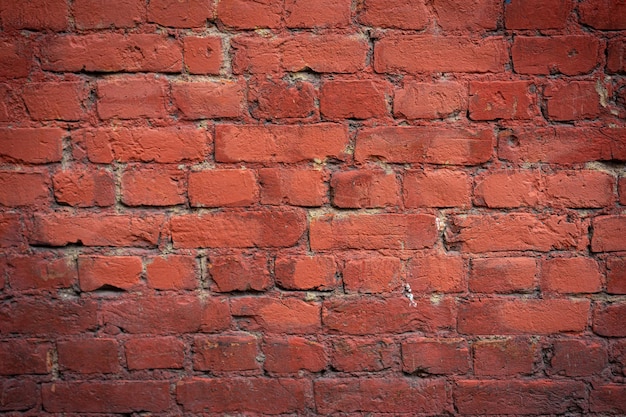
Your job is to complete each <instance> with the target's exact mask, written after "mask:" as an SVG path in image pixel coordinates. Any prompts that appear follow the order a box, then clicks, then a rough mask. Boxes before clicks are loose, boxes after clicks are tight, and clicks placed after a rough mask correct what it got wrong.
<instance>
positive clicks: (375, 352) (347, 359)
mask: <svg viewBox="0 0 626 417" xmlns="http://www.w3.org/2000/svg"><path fill="white" fill-rule="evenodd" d="M399 354H400V352H399V347H398V345H397V344H396V343H394V342H393V341H392V340H391V339H380V340H371V339H369V338H368V339H365V340H363V339H356V340H355V339H354V338H352V337H349V338H347V337H346V338H334V339H333V346H332V351H331V363H332V366H333V368H334V369H336V370H338V371H341V372H359V371H364V372H372V371H381V370H383V369H389V368H391V367H392V366H393V365H394V364H395V361H396V358H398V357H399Z"/></svg>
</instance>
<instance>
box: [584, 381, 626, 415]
mask: <svg viewBox="0 0 626 417" xmlns="http://www.w3.org/2000/svg"><path fill="white" fill-rule="evenodd" d="M625 396H626V388H625V387H624V386H623V385H620V384H606V385H600V386H594V389H592V390H591V394H590V396H589V408H590V410H591V411H593V412H596V413H611V414H624V413H626V405H624V397H625Z"/></svg>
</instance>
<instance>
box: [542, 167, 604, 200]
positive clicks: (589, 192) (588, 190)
mask: <svg viewBox="0 0 626 417" xmlns="http://www.w3.org/2000/svg"><path fill="white" fill-rule="evenodd" d="M545 181H546V182H545V191H544V193H545V197H544V198H545V199H546V202H547V203H548V204H549V205H551V206H556V207H558V206H565V207H570V208H602V207H607V206H611V205H613V203H614V202H615V197H614V195H613V189H614V188H615V179H614V178H613V176H611V175H610V174H607V173H605V172H601V171H587V170H577V171H561V172H558V173H556V174H554V175H549V176H546V177H545Z"/></svg>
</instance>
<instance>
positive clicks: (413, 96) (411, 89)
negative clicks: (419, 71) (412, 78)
mask: <svg viewBox="0 0 626 417" xmlns="http://www.w3.org/2000/svg"><path fill="white" fill-rule="evenodd" d="M466 110H467V87H465V86H464V85H463V84H461V83H457V82H452V81H441V82H437V83H424V82H405V84H404V87H403V88H402V89H399V90H396V92H395V96H394V100H393V114H394V116H396V117H406V118H407V119H442V118H446V117H449V116H453V115H455V114H458V113H463V112H465V111H466Z"/></svg>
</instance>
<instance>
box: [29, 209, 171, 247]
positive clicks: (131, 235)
mask: <svg viewBox="0 0 626 417" xmlns="http://www.w3.org/2000/svg"><path fill="white" fill-rule="evenodd" d="M163 220H164V219H163V216H161V215H156V216H149V215H146V216H132V215H130V216H129V215H114V214H113V215H111V214H108V215H100V216H92V215H89V214H83V215H72V214H64V213H57V214H48V215H39V214H38V215H35V218H34V221H33V227H32V232H31V233H30V235H29V237H28V239H29V242H30V243H31V244H36V245H47V246H66V245H68V244H71V243H77V244H81V245H83V246H139V247H147V246H152V247H154V246H156V245H157V243H158V241H159V235H160V229H161V225H162V224H163Z"/></svg>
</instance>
